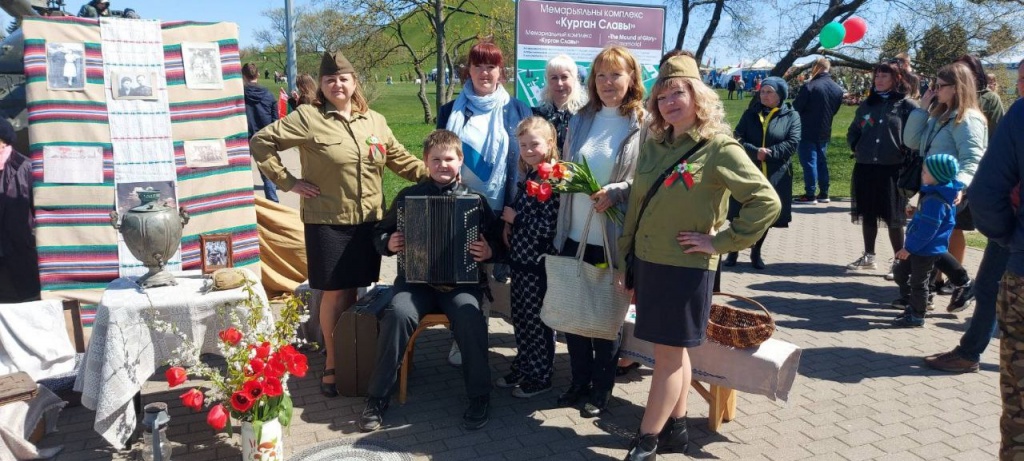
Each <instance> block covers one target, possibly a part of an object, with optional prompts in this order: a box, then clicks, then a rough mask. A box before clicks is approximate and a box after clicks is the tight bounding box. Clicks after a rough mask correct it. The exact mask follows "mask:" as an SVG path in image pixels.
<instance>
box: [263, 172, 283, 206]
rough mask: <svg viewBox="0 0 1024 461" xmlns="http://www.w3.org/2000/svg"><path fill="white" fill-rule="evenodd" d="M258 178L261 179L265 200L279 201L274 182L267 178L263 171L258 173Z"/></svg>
mask: <svg viewBox="0 0 1024 461" xmlns="http://www.w3.org/2000/svg"><path fill="white" fill-rule="evenodd" d="M260 179H262V180H263V195H264V196H266V197H267V200H270V201H271V202H274V203H280V201H279V200H278V199H277V186H275V185H274V182H273V181H271V180H269V179H267V177H266V176H264V175H263V173H260Z"/></svg>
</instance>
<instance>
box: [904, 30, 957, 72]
mask: <svg viewBox="0 0 1024 461" xmlns="http://www.w3.org/2000/svg"><path fill="white" fill-rule="evenodd" d="M965 54H967V30H965V29H964V28H963V26H961V25H960V24H950V25H948V26H945V27H941V26H932V27H930V28H929V29H928V30H926V31H925V32H924V37H923V38H922V39H921V45H920V46H919V47H918V48H917V59H916V64H917V68H918V69H919V70H920V72H921V74H922V75H935V72H936V71H938V70H939V68H941V67H942V66H945V65H946V64H949V63H951V62H953V61H954V60H956V58H959V57H960V56H963V55H965Z"/></svg>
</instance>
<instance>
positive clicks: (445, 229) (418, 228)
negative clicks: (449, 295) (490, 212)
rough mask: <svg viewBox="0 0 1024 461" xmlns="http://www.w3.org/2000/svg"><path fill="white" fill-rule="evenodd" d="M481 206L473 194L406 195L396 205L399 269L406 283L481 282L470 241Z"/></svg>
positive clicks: (474, 236) (475, 236) (476, 230)
mask: <svg viewBox="0 0 1024 461" xmlns="http://www.w3.org/2000/svg"><path fill="white" fill-rule="evenodd" d="M482 212H483V209H482V208H481V206H480V199H479V197H476V196H415V197H405V199H404V203H403V204H402V205H400V206H399V208H398V230H399V231H400V232H402V233H403V234H404V235H405V251H402V252H400V253H399V254H398V270H399V271H400V273H403V274H404V275H405V281H406V282H407V283H428V284H431V285H458V284H469V283H480V272H479V270H480V269H479V267H478V265H477V262H476V261H473V257H472V256H471V255H470V254H469V245H470V244H471V243H473V242H475V241H477V240H478V239H479V235H480V218H481V213H482Z"/></svg>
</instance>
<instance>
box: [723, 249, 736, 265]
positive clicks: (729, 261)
mask: <svg viewBox="0 0 1024 461" xmlns="http://www.w3.org/2000/svg"><path fill="white" fill-rule="evenodd" d="M739 257H740V254H739V253H737V252H735V251H734V252H732V253H729V256H726V257H725V261H722V265H723V266H725V267H732V266H735V265H736V260H737V259H738V258H739Z"/></svg>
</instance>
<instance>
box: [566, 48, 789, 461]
mask: <svg viewBox="0 0 1024 461" xmlns="http://www.w3.org/2000/svg"><path fill="white" fill-rule="evenodd" d="M647 104H648V105H647V107H648V110H649V111H650V113H651V115H652V120H651V135H650V136H649V137H648V138H647V139H646V140H645V141H644V143H643V145H642V146H641V147H640V156H639V158H637V161H636V175H635V177H634V178H633V187H632V189H631V191H630V194H629V202H628V203H629V207H628V210H629V212H628V214H627V215H626V222H625V226H624V232H623V235H622V237H621V238H620V239H619V241H618V255H619V256H618V267H619V268H620V269H623V268H626V269H627V270H628V266H629V265H630V264H631V265H632V273H633V274H634V275H633V281H632V282H633V286H632V287H631V288H633V289H634V290H635V295H636V329H635V330H634V333H633V335H634V336H635V337H636V338H638V339H643V340H645V341H649V342H652V343H654V376H653V379H652V380H651V390H650V394H649V396H648V399H647V407H646V410H645V411H644V417H643V420H642V421H641V423H640V430H639V431H638V432H637V434H636V437H635V438H634V439H633V442H632V444H631V445H630V447H629V453H628V454H627V455H626V458H625V459H626V460H627V461H641V460H653V459H656V457H657V453H658V452H659V451H660V452H678V453H681V452H684V451H685V450H686V447H687V445H688V443H689V436H688V434H687V430H686V400H687V395H688V393H689V390H690V379H691V378H692V376H691V375H692V371H691V367H690V359H689V355H688V353H687V349H688V348H691V347H696V346H699V345H701V344H703V343H704V341H705V330H706V329H707V324H708V317H709V315H710V313H711V294H712V284H713V282H714V277H715V274H714V273H715V268H716V267H717V265H718V259H719V255H720V254H722V253H728V252H732V251H739V250H742V249H744V248H747V247H750V246H751V245H753V244H754V243H755V242H757V240H758V239H759V238H760V237H761V235H762V234H763V233H764V232H765V231H767V230H768V228H769V227H770V226H771V225H772V223H774V222H775V220H776V218H778V216H779V212H780V210H781V209H782V204H781V203H780V201H779V196H778V195H777V194H776V193H775V190H774V189H773V188H772V185H771V183H770V182H769V181H768V178H766V177H765V175H764V174H762V173H761V170H760V168H758V167H757V166H756V165H754V163H753V162H752V161H751V160H750V158H749V157H748V156H747V153H746V151H744V149H743V146H741V145H740V144H739V143H738V142H736V141H735V140H734V139H733V138H732V136H731V130H730V129H729V126H728V125H727V124H726V122H725V110H724V108H723V107H722V102H721V101H720V100H719V99H718V95H717V93H715V91H714V90H712V89H711V88H708V86H707V85H705V84H704V83H703V82H702V81H701V78H700V72H699V70H698V68H697V63H696V61H694V60H693V58H691V57H688V56H676V57H673V58H671V59H669V60H668V61H667V62H666V63H665V65H664V66H662V67H661V69H660V70H659V72H658V79H657V81H656V82H655V84H654V87H653V89H652V90H651V98H650V100H649V101H648V103H647ZM571 133H572V132H571V131H570V134H571ZM673 173H674V174H673ZM730 196H731V197H732V198H734V199H735V200H736V201H737V202H738V203H739V210H738V212H737V216H736V218H735V219H734V220H733V221H732V224H731V225H729V227H728V228H726V229H724V230H723V229H722V227H723V225H724V224H725V221H726V211H727V209H728V200H729V197H730ZM625 281H626V280H624V277H622V274H621V272H620V274H619V277H618V283H620V284H623V283H624V282H625Z"/></svg>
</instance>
